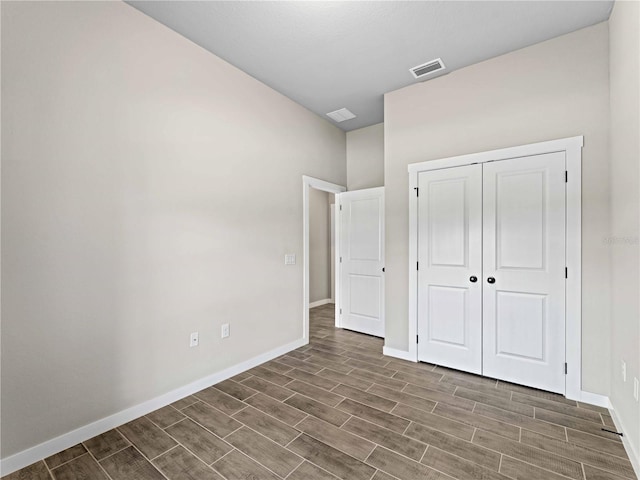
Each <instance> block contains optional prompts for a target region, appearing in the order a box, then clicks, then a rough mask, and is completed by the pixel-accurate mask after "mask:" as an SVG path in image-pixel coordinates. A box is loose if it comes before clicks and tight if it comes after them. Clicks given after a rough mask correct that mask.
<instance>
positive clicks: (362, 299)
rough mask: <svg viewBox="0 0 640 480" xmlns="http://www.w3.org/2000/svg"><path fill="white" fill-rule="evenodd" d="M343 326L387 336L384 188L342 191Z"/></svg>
mask: <svg viewBox="0 0 640 480" xmlns="http://www.w3.org/2000/svg"><path fill="white" fill-rule="evenodd" d="M337 201H338V202H339V204H340V211H339V215H340V239H339V242H340V253H339V255H340V258H341V263H340V266H341V268H340V290H341V291H340V312H341V313H340V326H341V327H342V328H348V329H350V330H355V331H357V332H362V333H367V334H369V335H375V336H378V337H384V272H383V269H384V187H380V188H370V189H366V190H356V191H352V192H345V193H341V194H340V195H338V196H337Z"/></svg>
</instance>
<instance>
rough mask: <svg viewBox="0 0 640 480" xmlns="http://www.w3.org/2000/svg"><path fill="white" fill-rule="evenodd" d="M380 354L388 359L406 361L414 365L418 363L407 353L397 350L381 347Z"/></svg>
mask: <svg viewBox="0 0 640 480" xmlns="http://www.w3.org/2000/svg"><path fill="white" fill-rule="evenodd" d="M382 354H383V355H386V356H388V357H394V358H399V359H401V360H407V361H409V362H414V363H415V362H417V361H418V360H417V359H416V358H414V357H413V356H412V355H411V354H410V353H409V352H407V351H405V350H398V349H396V348H389V347H382Z"/></svg>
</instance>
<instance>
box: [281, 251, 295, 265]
mask: <svg viewBox="0 0 640 480" xmlns="http://www.w3.org/2000/svg"><path fill="white" fill-rule="evenodd" d="M284 264H285V265H295V264H296V254H295V253H287V254H285V256H284Z"/></svg>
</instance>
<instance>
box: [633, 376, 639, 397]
mask: <svg viewBox="0 0 640 480" xmlns="http://www.w3.org/2000/svg"><path fill="white" fill-rule="evenodd" d="M633 398H635V399H636V402H637V401H638V379H637V378H635V377H634V379H633Z"/></svg>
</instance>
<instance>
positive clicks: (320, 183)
mask: <svg viewBox="0 0 640 480" xmlns="http://www.w3.org/2000/svg"><path fill="white" fill-rule="evenodd" d="M346 190H347V189H346V187H344V186H342V185H337V184H335V183H330V182H326V181H324V180H320V179H318V178H313V177H308V176H306V175H303V177H302V211H303V222H302V223H303V258H304V262H303V289H302V290H303V300H302V315H303V318H302V322H303V326H302V338H303V339H304V340H306V341H307V342H308V341H309V307H310V306H319V305H322V304H325V303H329V302H330V301H331V300H333V303H335V304H336V305H337V304H338V295H339V291H340V289H339V277H338V275H337V274H336V272H338V268H337V267H336V259H335V256H336V255H335V250H336V249H335V242H334V248H333V252H334V255H333V257H334V258H333V261H332V260H331V243H330V242H329V238H330V235H331V225H334V226H337V222H335V221H333V222H331V221H330V220H329V219H327V222H326V223H324V224H323V225H320V223H321V219H322V218H321V217H322V213H321V212H322V211H326V212H327V213H328V214H329V212H330V205H331V201H333V204H334V205H335V195H336V194H339V193H342V192H345V191H346ZM323 192H324V193H323ZM323 199H324V202H325V204H324V205H322V202H323ZM323 207H326V209H325V208H323ZM329 215H330V214H329ZM333 218H335V213H334V217H333ZM312 220H313V222H314V224H313V230H312V228H311V221H312ZM324 231H326V233H327V238H326V240H327V245H328V247H329V248H328V251H324V248H323V247H322V244H323V242H322V241H318V239H319V237H321V236H322V235H323V232H324ZM311 233H313V234H314V251H312V250H311V243H312V242H311ZM338 235H339V234H338V231H337V228H333V238H338ZM323 251H324V253H323ZM312 254H313V255H314V258H313V260H311V255H312ZM331 261H332V262H333V263H331V264H330V262H331ZM312 266H313V267H314V282H313V292H312V291H311V286H312V285H311V268H312ZM331 266H333V268H331ZM327 270H328V271H329V273H328V274H327V273H326V272H327ZM331 285H333V288H331ZM327 286H328V287H329V288H328V290H327ZM332 290H333V295H332V294H331V293H332ZM327 291H328V293H327ZM312 293H313V300H310V299H311V298H312V297H311V294H312ZM321 296H325V298H319V297H321ZM327 300H328V301H327ZM336 318H337V315H336Z"/></svg>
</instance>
